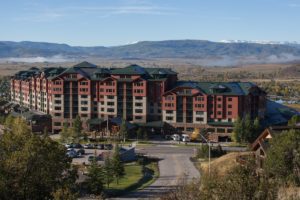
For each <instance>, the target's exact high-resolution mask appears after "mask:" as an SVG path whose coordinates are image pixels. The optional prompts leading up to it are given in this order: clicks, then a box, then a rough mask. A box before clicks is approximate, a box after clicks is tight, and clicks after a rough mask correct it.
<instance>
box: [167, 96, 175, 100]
mask: <svg viewBox="0 0 300 200" xmlns="http://www.w3.org/2000/svg"><path fill="white" fill-rule="evenodd" d="M173 99H174V97H173V96H171V95H169V96H166V100H173Z"/></svg>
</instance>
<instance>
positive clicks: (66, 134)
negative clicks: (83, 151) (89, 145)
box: [60, 123, 72, 143]
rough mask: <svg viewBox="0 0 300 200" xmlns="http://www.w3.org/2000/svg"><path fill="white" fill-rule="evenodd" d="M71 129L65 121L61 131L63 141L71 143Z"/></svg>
mask: <svg viewBox="0 0 300 200" xmlns="http://www.w3.org/2000/svg"><path fill="white" fill-rule="evenodd" d="M71 135H72V132H71V129H70V128H69V127H68V124H67V123H64V126H63V128H62V130H61V132H60V140H61V142H65V143H69V142H70V141H71Z"/></svg>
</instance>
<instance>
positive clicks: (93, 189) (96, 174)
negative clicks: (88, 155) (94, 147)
mask: <svg viewBox="0 0 300 200" xmlns="http://www.w3.org/2000/svg"><path fill="white" fill-rule="evenodd" d="M88 177H89V178H88V180H87V186H88V190H89V192H90V193H91V194H95V195H100V194H101V193H102V191H103V177H104V169H103V168H102V166H101V165H98V163H97V161H96V160H94V161H92V163H91V165H90V167H89V168H88Z"/></svg>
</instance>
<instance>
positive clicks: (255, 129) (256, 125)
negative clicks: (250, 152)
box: [249, 117, 261, 142]
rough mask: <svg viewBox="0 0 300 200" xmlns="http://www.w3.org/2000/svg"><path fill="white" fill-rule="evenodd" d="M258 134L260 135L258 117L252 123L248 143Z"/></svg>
mask: <svg viewBox="0 0 300 200" xmlns="http://www.w3.org/2000/svg"><path fill="white" fill-rule="evenodd" d="M260 133H261V125H260V121H259V119H258V117H256V118H255V120H254V122H253V131H252V136H251V139H250V141H249V142H254V141H255V140H256V138H257V137H258V136H259V135H260Z"/></svg>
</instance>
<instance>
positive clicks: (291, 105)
mask: <svg viewBox="0 0 300 200" xmlns="http://www.w3.org/2000/svg"><path fill="white" fill-rule="evenodd" d="M286 106H288V107H290V108H293V109H295V110H298V111H299V112H300V104H286Z"/></svg>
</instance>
